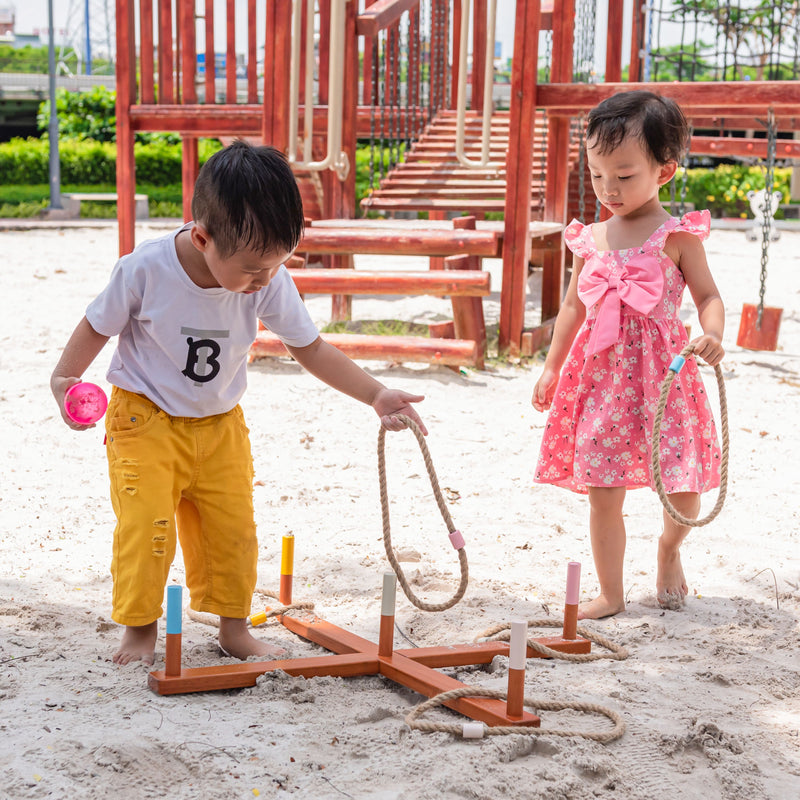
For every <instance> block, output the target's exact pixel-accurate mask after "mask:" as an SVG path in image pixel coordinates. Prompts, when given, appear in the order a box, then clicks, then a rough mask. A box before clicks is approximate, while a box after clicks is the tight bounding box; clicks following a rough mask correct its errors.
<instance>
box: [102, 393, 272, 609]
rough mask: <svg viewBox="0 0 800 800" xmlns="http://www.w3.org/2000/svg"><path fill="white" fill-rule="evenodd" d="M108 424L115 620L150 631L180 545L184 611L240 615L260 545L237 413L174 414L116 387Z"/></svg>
mask: <svg viewBox="0 0 800 800" xmlns="http://www.w3.org/2000/svg"><path fill="white" fill-rule="evenodd" d="M105 424H106V451H107V455H108V470H109V477H110V480H111V503H112V505H113V507H114V513H115V514H116V517H117V525H116V528H115V529H114V550H113V556H112V560H111V575H112V577H113V579H114V591H113V601H112V605H113V608H112V614H111V616H112V619H113V620H114V621H115V622H118V623H120V624H121V625H147V624H149V623H151V622H154V621H155V620H157V619H158V618H159V617H160V616H161V614H162V602H163V599H164V587H165V584H166V582H167V578H168V576H169V570H170V566H171V564H172V561H173V559H174V557H175V551H176V545H177V540H178V539H179V540H180V545H181V550H182V551H183V559H184V564H185V567H186V585H187V587H188V589H189V594H190V597H191V607H192V608H193V609H195V610H196V611H208V612H211V613H212V614H218V615H220V616H225V617H237V618H243V617H246V616H247V615H248V614H249V613H250V603H251V600H252V596H253V590H254V588H255V584H256V569H257V561H258V544H257V541H256V526H255V520H254V515H253V458H252V455H251V451H250V438H249V432H248V430H247V426H246V425H245V422H244V415H243V414H242V410H241V408H240V407H239V406H236V408H234V409H232V410H231V411H228V412H227V413H225V414H217V415H215V416H212V417H199V418H193V417H172V416H170V415H169V414H166V413H164V412H163V411H162V410H161V409H160V408H158V406H156V405H154V404H153V403H151V402H150V400H148V399H147V398H145V397H143V396H142V395H138V394H133V393H132V392H127V391H125V390H124V389H120V388H118V387H114V389H113V391H112V393H111V400H110V401H109V405H108V410H107V412H106V423H105Z"/></svg>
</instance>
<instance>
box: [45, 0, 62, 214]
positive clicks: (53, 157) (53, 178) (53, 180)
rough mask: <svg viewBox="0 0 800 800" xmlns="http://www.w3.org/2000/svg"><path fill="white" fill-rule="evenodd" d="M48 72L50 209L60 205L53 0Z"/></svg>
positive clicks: (49, 13) (49, 7) (49, 10)
mask: <svg viewBox="0 0 800 800" xmlns="http://www.w3.org/2000/svg"><path fill="white" fill-rule="evenodd" d="M47 20H48V37H49V45H48V51H49V53H48V55H49V59H48V60H49V64H48V70H49V74H50V127H49V129H48V130H49V139H50V208H63V206H62V205H61V166H60V164H59V160H58V114H57V113H56V46H55V33H54V28H53V0H47Z"/></svg>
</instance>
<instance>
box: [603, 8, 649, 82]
mask: <svg viewBox="0 0 800 800" xmlns="http://www.w3.org/2000/svg"><path fill="white" fill-rule="evenodd" d="M645 14H646V10H645V5H644V2H642V0H633V7H632V9H631V65H630V68H629V70H628V82H629V83H634V82H636V81H640V80H641V79H642V42H643V38H644V23H645ZM609 80H610V79H609V78H606V82H608V81H609Z"/></svg>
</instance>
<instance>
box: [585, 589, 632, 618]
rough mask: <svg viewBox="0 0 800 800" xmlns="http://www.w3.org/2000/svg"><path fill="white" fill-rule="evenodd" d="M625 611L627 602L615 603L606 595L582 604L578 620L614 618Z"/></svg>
mask: <svg viewBox="0 0 800 800" xmlns="http://www.w3.org/2000/svg"><path fill="white" fill-rule="evenodd" d="M624 610H625V601H624V600H620V601H618V602H613V601H611V600H609V599H608V598H607V597H606V596H605V595H604V594H600V595H598V596H597V597H595V599H594V600H590V601H589V602H588V603H581V604H580V605H579V606H578V619H603V617H613V616H614V614H619V613H620V612H622V611H624Z"/></svg>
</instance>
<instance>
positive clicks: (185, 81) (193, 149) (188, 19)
mask: <svg viewBox="0 0 800 800" xmlns="http://www.w3.org/2000/svg"><path fill="white" fill-rule="evenodd" d="M177 11H178V40H179V41H180V42H181V98H182V102H183V103H189V104H194V103H197V87H196V84H195V73H196V70H197V40H196V34H195V21H194V0H179V5H178V8H177ZM182 145H183V146H182V148H181V185H182V198H183V219H184V221H186V222H188V221H189V220H190V219H191V218H192V193H193V192H194V184H195V181H196V180H197V173H198V170H199V165H198V157H197V137H196V136H184V137H182Z"/></svg>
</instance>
